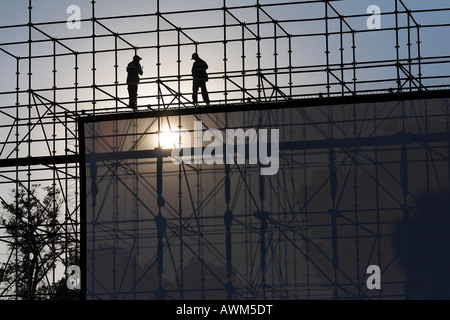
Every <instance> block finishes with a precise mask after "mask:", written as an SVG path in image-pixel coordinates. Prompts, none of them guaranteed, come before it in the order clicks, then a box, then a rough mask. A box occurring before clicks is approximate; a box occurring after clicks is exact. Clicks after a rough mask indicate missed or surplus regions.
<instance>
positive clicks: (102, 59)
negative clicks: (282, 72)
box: [0, 0, 450, 108]
mask: <svg viewBox="0 0 450 320" xmlns="http://www.w3.org/2000/svg"><path fill="white" fill-rule="evenodd" d="M277 2H283V3H286V2H295V1H275V0H261V1H260V3H261V4H270V3H277ZM255 3H256V1H255V0H228V1H226V5H227V6H228V7H233V6H240V5H250V6H253V5H254V4H255ZM394 3H395V1H393V0H378V1H376V0H375V1H374V0H343V1H338V2H334V3H333V4H332V5H333V6H334V7H335V8H336V10H337V11H339V13H341V14H342V15H344V16H349V15H354V14H365V13H366V11H367V8H368V7H369V6H370V5H377V6H379V7H380V9H381V11H382V12H390V11H392V10H394ZM404 3H405V4H406V5H407V6H408V8H409V9H412V10H417V9H429V8H445V7H446V6H447V5H448V1H444V0H433V1H422V0H405V1H404ZM223 4H224V1H220V0H208V1H204V0H194V1H184V0H171V1H161V4H160V10H161V12H163V13H167V12H173V11H177V12H181V13H180V14H166V15H164V18H165V19H167V20H161V25H160V27H161V29H163V30H166V31H165V32H163V33H161V38H160V43H161V44H162V45H174V44H176V43H177V32H176V31H174V28H173V26H172V25H170V24H169V22H170V23H171V24H173V25H174V26H176V27H180V28H192V27H202V26H211V28H209V29H205V30H193V29H187V30H186V31H185V33H186V34H187V36H189V37H190V39H188V38H186V37H184V36H181V40H180V41H181V43H182V44H189V43H191V39H192V40H194V41H197V42H202V43H205V42H208V41H217V40H219V41H220V40H223V37H224V35H223V28H222V27H221V24H222V23H223V12H222V11H221V10H214V11H206V12H201V13H192V14H190V13H183V12H184V11H186V10H192V9H200V8H221V7H222V6H223ZM71 5H77V6H79V8H80V10H81V11H80V13H81V19H90V18H91V15H92V5H91V1H90V0H78V1H76V0H59V1H55V0H39V1H33V2H32V6H33V10H32V21H33V22H34V23H41V22H52V21H60V22H61V23H59V24H52V25H42V26H38V28H39V29H40V30H41V31H43V32H45V33H46V34H48V35H49V36H51V37H55V38H58V39H61V38H63V39H65V38H76V37H80V36H86V35H91V34H92V24H91V22H90V21H86V22H82V23H81V28H80V29H72V30H70V29H69V28H67V25H66V23H65V21H66V20H67V19H68V17H69V16H70V15H71V14H68V13H67V8H68V7H69V6H71ZM0 6H1V10H0V17H1V19H0V25H3V26H6V25H15V24H26V23H27V22H28V9H27V8H28V1H27V0H20V1H8V2H6V1H3V2H2V4H0ZM400 8H402V7H401V6H400ZM264 10H265V11H266V12H267V13H268V14H269V15H270V16H271V17H272V18H273V19H276V20H285V19H308V18H320V17H323V16H324V5H323V4H321V3H316V4H303V5H289V6H278V7H276V6H271V7H265V8H264ZM154 12H156V1H144V0H130V1H127V2H125V3H124V2H123V1H118V0H97V1H96V5H95V16H96V17H97V18H103V17H109V16H119V15H120V16H122V15H136V14H142V13H154ZM231 12H232V13H233V15H235V16H236V18H237V19H239V21H241V22H246V23H252V22H254V21H256V10H255V9H254V8H249V9H242V10H232V11H231ZM330 16H332V17H333V16H334V17H335V16H336V15H335V14H334V13H332V11H331V10H330ZM260 17H261V21H268V20H269V19H268V17H266V16H265V15H264V14H262V13H261V16H260ZM414 17H415V19H416V20H417V22H418V23H420V24H421V25H423V26H426V25H430V24H438V23H447V22H448V21H449V20H450V11H444V12H435V13H417V14H414ZM366 21H367V17H360V18H348V19H347V22H348V23H349V24H350V25H351V27H352V28H353V29H355V30H357V31H362V30H367V26H366ZM100 22H101V23H102V24H104V25H105V26H106V27H107V28H109V29H110V30H112V31H113V32H118V33H120V34H123V33H126V32H132V31H150V30H155V29H156V19H155V18H154V17H151V18H149V17H146V18H137V17H133V18H128V19H108V20H100ZM234 22H236V20H234V19H233V18H232V17H231V16H227V23H234ZM400 25H401V26H406V18H405V16H402V17H401V18H400ZM381 26H382V28H390V27H393V26H395V20H394V16H393V15H389V16H382V17H381ZM282 27H283V29H284V30H285V31H286V32H287V33H289V34H291V35H294V38H293V42H292V45H293V53H292V64H293V66H294V67H304V66H312V65H318V64H324V63H325V54H324V51H325V41H324V37H323V36H309V37H298V35H302V34H315V33H323V32H324V31H325V27H324V23H323V22H304V23H299V22H290V23H284V24H282ZM249 28H250V29H251V30H253V32H256V27H255V26H250V27H249ZM273 29H274V28H273V24H265V25H262V26H261V29H260V31H261V35H262V36H269V37H270V36H272V35H273V34H274V31H273ZM170 30H171V31H170ZM330 31H331V32H337V31H339V24H338V23H337V20H332V21H331V22H330ZM449 31H450V28H440V29H437V28H422V29H421V40H422V44H421V51H422V52H421V55H422V56H423V57H430V56H435V55H439V56H447V55H449V53H450V45H449V44H448V41H442V35H443V34H446V33H447V32H449ZM95 32H96V34H97V35H110V32H109V31H107V30H106V29H104V28H103V27H101V26H99V25H97V26H96V29H95ZM283 32H284V31H283V30H282V29H280V28H278V29H277V34H278V35H282V34H283ZM0 34H1V41H0V42H1V45H0V48H2V49H4V50H6V51H8V52H11V53H12V54H13V55H16V56H21V57H23V56H27V55H28V46H27V45H4V43H5V42H14V41H26V40H28V28H27V27H22V28H14V29H9V28H8V29H4V28H3V29H0ZM250 36H251V34H250V32H248V31H246V37H250ZM296 36H297V37H296ZM400 36H401V41H400V50H401V58H406V57H407V46H406V44H407V33H406V31H401V32H400ZM32 37H33V39H34V40H37V39H48V37H47V36H46V35H44V34H43V33H41V32H39V31H37V30H33V32H32ZM240 37H241V28H240V27H235V28H228V29H227V40H230V39H239V38H240ZM123 38H124V39H126V40H127V41H128V42H129V43H131V44H132V45H134V46H139V47H149V46H150V47H151V46H155V45H156V35H155V34H154V33H150V34H149V33H147V34H141V35H124V36H123ZM394 40H395V33H394V32H393V31H386V32H364V33H359V34H358V35H357V39H356V45H357V55H356V60H357V61H358V62H363V61H373V60H384V59H393V58H395V41H394ZM411 40H412V47H411V48H412V57H413V58H415V57H417V55H418V53H417V45H416V41H417V38H416V35H415V34H412V39H411ZM61 43H62V44H64V45H65V46H67V47H69V48H70V49H72V50H73V51H79V52H88V51H91V50H92V40H91V39H87V40H61ZM95 45H96V50H100V51H101V50H110V49H113V48H114V37H112V36H108V37H101V38H97V40H96V44H95ZM351 45H352V44H351V37H350V35H348V34H347V35H346V36H344V48H345V50H344V55H345V62H346V63H350V62H351V61H352V50H351ZM273 46H274V44H273V40H263V41H262V42H261V54H262V57H261V61H262V67H263V68H269V69H273V68H274V55H273V54H274V48H273ZM277 46H278V67H287V66H288V53H287V50H288V48H287V40H286V39H279V40H278V41H277ZM223 47H224V46H223V44H221V43H219V44H201V45H199V47H198V50H199V53H200V55H201V56H202V57H203V58H205V60H206V61H207V62H208V64H209V66H210V68H209V72H210V73H213V74H214V73H216V74H217V76H218V77H219V78H220V77H221V74H222V73H223V71H224V62H223V54H224V49H223ZM118 48H119V49H129V48H130V46H129V45H128V44H127V43H125V42H123V41H120V40H119V43H118ZM177 49H178V48H177V47H176V46H172V47H168V48H163V49H162V50H161V68H160V72H161V75H162V76H176V75H177V73H178V70H177V68H178V64H177V60H178V57H177V54H178V52H177ZM241 49H242V45H241V42H240V41H237V42H229V43H228V45H227V58H228V60H227V70H228V71H235V72H236V73H239V71H240V69H241V64H242V59H241ZM245 49H246V59H245V63H246V69H254V68H256V62H257V59H256V41H248V42H246V45H245ZM56 51H57V53H70V51H69V50H67V49H66V48H64V47H63V46H62V45H57V46H56ZM193 51H194V45H186V46H182V47H181V49H180V53H181V63H180V73H181V75H186V76H188V75H189V74H190V68H191V61H190V55H191V53H192V52H193ZM32 52H33V55H39V54H43V55H49V54H50V55H51V54H52V52H53V47H52V43H51V42H43V43H35V44H33V49H32ZM132 54H133V52H132V51H131V50H129V51H120V52H119V54H118V62H119V63H118V64H119V67H118V81H119V83H120V84H123V83H124V81H125V77H126V72H125V66H126V63H127V62H128V61H129V60H130V58H131V56H132ZM139 54H140V55H141V56H142V57H143V60H142V62H141V63H142V65H144V78H152V77H156V74H157V67H156V63H157V56H156V50H154V49H148V50H140V51H139ZM0 59H1V60H0V63H1V68H2V71H3V72H2V73H3V75H4V76H3V78H2V79H1V81H0V90H1V91H13V90H14V89H15V87H16V83H15V72H16V61H15V59H13V58H11V57H9V56H8V55H7V54H5V53H2V52H0ZM330 59H331V60H330V61H331V62H332V63H339V62H340V51H339V37H338V36H331V37H330ZM56 63H57V70H58V72H57V86H58V87H59V88H61V87H68V86H72V85H73V83H74V71H73V69H74V58H73V55H72V56H70V55H69V56H66V57H58V59H57V61H56ZM52 64H53V60H52V59H51V58H46V59H45V58H42V59H36V60H34V63H33V87H34V89H37V88H39V89H43V88H51V87H52V85H53V83H52V78H53V77H52V74H53V72H52ZM20 68H21V85H20V87H21V88H22V89H24V88H26V87H27V86H28V79H27V76H26V73H27V69H28V67H27V61H26V60H24V61H22V62H21V67H20ZM79 68H80V69H79V79H78V80H79V83H80V86H83V85H84V86H90V85H92V71H91V69H92V56H91V55H89V54H82V55H80V57H79ZM96 68H97V80H96V82H97V83H96V84H97V85H102V84H105V85H106V84H113V83H114V77H115V73H114V71H115V69H114V54H113V53H109V54H108V53H104V54H97V57H96ZM449 70H450V68H449V67H448V64H439V65H424V66H423V74H424V76H434V75H447V74H449V72H448V71H449ZM391 71H392V70H391ZM414 71H415V73H418V71H417V70H413V72H414ZM383 76H387V77H389V76H391V74H390V72H388V71H387V70H385V69H377V70H372V69H370V70H361V71H360V73H359V74H358V80H375V79H379V78H382V77H383ZM351 78H352V75H351V74H350V73H346V79H345V80H346V81H347V82H349V81H350V82H351ZM324 79H325V75H324V72H322V73H320V74H318V73H311V74H300V75H295V76H294V79H293V82H294V85H305V84H312V83H319V82H323V81H324ZM188 80H189V79H187V78H186V83H183V85H182V93H186V94H188V95H189V90H190V83H189V82H188ZM143 81H145V79H144V80H143ZM439 81H440V83H439V84H442V83H447V82H448V81H446V79H441V80H439ZM254 83H255V82H252V80H249V82H248V83H247V85H249V86H250V87H251V86H252V85H253V84H254ZM287 83H288V78H287V77H280V85H287ZM209 86H210V90H211V91H214V90H217V91H222V90H223V89H224V81H223V80H222V79H217V80H212V81H210V83H209ZM171 87H175V88H176V85H175V84H172V85H171ZM230 88H231V89H233V86H232V85H230V84H228V89H230ZM359 89H360V90H364V89H370V88H369V87H367V88H366V87H364V86H361V87H360V88H359ZM142 90H144V91H142ZM155 90H156V86H154V85H151V84H148V85H146V86H142V88H141V91H140V95H154V94H156V92H155ZM323 90H324V89H323V88H318V87H311V88H305V89H301V90H296V91H295V92H294V94H306V93H317V92H318V91H323ZM106 91H107V92H109V93H110V94H111V95H114V94H115V93H114V90H113V88H108V89H106ZM43 94H44V95H45V96H46V97H48V98H49V99H51V98H52V94H51V93H48V94H45V93H43ZM79 94H80V98H81V99H86V100H88V99H89V98H90V95H91V91H90V90H87V91H81V92H80V93H79ZM58 96H59V97H61V99H62V100H65V99H66V98H65V97H64V96H63V93H62V92H59V93H58ZM119 96H126V89H125V87H120V90H119ZM238 96H240V95H238ZM97 98H108V96H107V95H102V94H100V93H99V95H98V96H97ZM212 98H213V99H217V100H221V99H223V95H222V94H219V93H217V94H213V97H212ZM12 99H13V97H12V96H11V97H9V96H8V97H4V99H3V101H4V102H5V103H8V102H11V103H13V102H14V101H12ZM146 102H148V103H155V99H152V100H147V101H146ZM107 106H108V105H105V107H107ZM90 107H91V106H89V105H85V106H84V108H90ZM111 107H113V106H111Z"/></svg>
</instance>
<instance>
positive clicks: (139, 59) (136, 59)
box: [133, 55, 142, 61]
mask: <svg viewBox="0 0 450 320" xmlns="http://www.w3.org/2000/svg"><path fill="white" fill-rule="evenodd" d="M133 60H134V61H141V60H142V58H141V57H139V56H138V55H135V56H134V57H133Z"/></svg>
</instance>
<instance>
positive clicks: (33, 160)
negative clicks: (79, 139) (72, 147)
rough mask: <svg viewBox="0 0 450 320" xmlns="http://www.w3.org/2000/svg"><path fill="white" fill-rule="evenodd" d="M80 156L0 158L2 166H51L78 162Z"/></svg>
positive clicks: (0, 166) (0, 165)
mask: <svg viewBox="0 0 450 320" xmlns="http://www.w3.org/2000/svg"><path fill="white" fill-rule="evenodd" d="M79 162H80V157H79V156H78V155H75V154H74V155H69V156H48V157H27V158H10V159H0V168H5V167H26V166H38V165H44V166H51V165H57V164H78V163H79Z"/></svg>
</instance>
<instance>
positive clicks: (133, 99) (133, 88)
mask: <svg viewBox="0 0 450 320" xmlns="http://www.w3.org/2000/svg"><path fill="white" fill-rule="evenodd" d="M128 96H129V98H130V104H129V105H130V108H133V109H136V108H137V85H129V86H128Z"/></svg>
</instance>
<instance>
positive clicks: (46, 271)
mask: <svg viewBox="0 0 450 320" xmlns="http://www.w3.org/2000/svg"><path fill="white" fill-rule="evenodd" d="M41 193H43V197H42V199H40V194H41ZM63 203H64V202H63V200H62V199H61V195H60V191H59V190H58V189H56V188H53V187H51V186H48V187H41V186H40V185H33V186H31V188H30V189H26V188H24V187H20V188H18V189H17V190H13V191H12V201H11V202H6V201H5V200H3V199H2V208H3V210H2V213H1V221H0V224H1V226H2V227H3V229H4V231H5V232H6V234H7V236H8V238H9V239H10V241H8V249H9V250H8V253H9V257H8V261H7V262H6V263H3V264H2V266H1V268H0V269H1V270H2V273H1V274H0V276H1V279H0V281H1V289H0V290H2V292H0V293H3V294H4V293H5V292H10V293H11V294H12V295H14V296H15V297H17V298H19V299H27V300H36V299H49V298H50V299H52V298H53V299H55V298H57V297H56V292H57V291H58V290H59V291H61V290H60V288H57V286H55V285H52V284H51V283H52V281H53V279H52V271H54V269H55V268H56V266H57V264H58V262H61V263H62V265H66V263H68V262H69V261H66V260H69V259H71V257H72V258H73V256H74V254H71V255H69V257H68V256H67V252H71V250H70V249H71V248H73V242H72V241H70V239H67V236H66V235H67V233H66V232H65V230H64V224H63V223H61V222H60V220H59V213H60V210H61V208H62V206H63ZM60 282H61V281H60Z"/></svg>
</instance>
